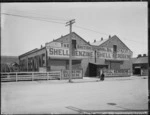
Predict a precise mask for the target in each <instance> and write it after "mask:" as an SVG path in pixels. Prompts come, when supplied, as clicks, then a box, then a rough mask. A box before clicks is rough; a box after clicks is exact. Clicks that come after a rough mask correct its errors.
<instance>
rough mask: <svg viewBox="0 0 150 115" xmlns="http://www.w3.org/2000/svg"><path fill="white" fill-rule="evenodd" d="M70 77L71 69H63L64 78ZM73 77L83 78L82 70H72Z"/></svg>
mask: <svg viewBox="0 0 150 115" xmlns="http://www.w3.org/2000/svg"><path fill="white" fill-rule="evenodd" d="M68 78H69V70H63V71H62V79H68ZM72 78H73V79H81V78H83V76H82V70H72Z"/></svg>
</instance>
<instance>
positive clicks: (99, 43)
mask: <svg viewBox="0 0 150 115" xmlns="http://www.w3.org/2000/svg"><path fill="white" fill-rule="evenodd" d="M114 37H116V38H117V39H119V38H118V37H117V36H116V35H114V36H112V37H111V38H108V39H104V40H102V41H97V42H94V43H91V45H93V46H101V45H102V44H104V43H105V42H107V41H109V40H110V39H112V38H114ZM119 41H120V42H121V43H122V44H123V45H125V44H124V43H123V42H122V41H121V40H120V39H119ZM125 47H127V46H126V45H125ZM127 49H128V50H130V49H129V48H128V47H127ZM130 51H131V50H130ZM131 52H132V51H131Z"/></svg>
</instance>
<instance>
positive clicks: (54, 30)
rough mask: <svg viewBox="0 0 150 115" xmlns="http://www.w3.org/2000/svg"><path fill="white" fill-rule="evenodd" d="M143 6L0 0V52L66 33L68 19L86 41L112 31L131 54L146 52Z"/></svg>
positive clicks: (32, 45)
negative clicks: (3, 0)
mask: <svg viewBox="0 0 150 115" xmlns="http://www.w3.org/2000/svg"><path fill="white" fill-rule="evenodd" d="M147 6H148V3H147V2H95V3H94V2H90V3H87V2H86V3H81V2H74V3H73V2H72V3H71V2H70V3H65V2H64V3H63V2H61V3H55V2H51V3H50V2H49V3H1V55H5V56H19V55H21V54H24V53H26V52H28V51H30V50H33V49H35V48H40V47H41V45H42V46H45V43H46V42H51V41H52V40H53V39H57V38H59V37H61V35H66V34H69V26H66V22H68V21H69V20H71V19H75V23H74V24H73V25H72V31H73V32H76V33H77V34H78V35H79V36H81V37H82V38H83V39H85V40H86V41H87V42H90V43H92V42H94V40H97V41H99V40H100V39H101V38H102V37H103V39H107V38H108V36H109V35H110V36H114V35H116V36H118V37H119V39H120V40H121V41H123V42H124V43H125V44H126V46H128V48H129V49H130V50H131V51H133V57H137V55H138V54H142V55H143V54H147V53H148V7H147ZM6 14H11V15H6ZM14 15H15V16H14ZM33 17H40V20H37V19H36V20H35V19H33ZM44 20H45V21H44Z"/></svg>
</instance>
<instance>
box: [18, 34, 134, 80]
mask: <svg viewBox="0 0 150 115" xmlns="http://www.w3.org/2000/svg"><path fill="white" fill-rule="evenodd" d="M71 37H72V49H73V53H72V69H73V70H82V72H83V76H91V77H92V76H94V77H95V76H97V75H98V72H99V69H104V68H105V69H107V70H109V71H107V73H108V74H107V75H110V74H114V75H115V73H116V75H117V73H118V75H121V73H122V75H123V74H124V73H129V72H130V71H132V63H131V62H132V61H131V58H132V54H133V53H132V51H131V50H130V49H129V48H128V47H127V46H126V45H125V44H124V43H123V42H122V41H121V40H120V39H119V38H118V37H117V36H116V35H115V36H112V37H110V36H109V38H108V39H106V40H103V39H101V40H100V41H97V42H96V41H95V42H94V43H91V44H90V43H89V42H87V41H85V40H84V39H83V38H82V37H80V36H79V35H78V34H76V33H75V32H72V33H71ZM69 40H70V34H67V35H65V36H61V37H60V38H58V39H56V40H53V41H52V42H49V43H46V44H45V47H43V48H41V49H34V50H32V51H29V52H27V53H25V54H22V55H20V56H19V60H20V66H21V70H22V71H40V69H41V68H45V71H53V70H54V71H56V70H57V71H61V70H68V69H69Z"/></svg>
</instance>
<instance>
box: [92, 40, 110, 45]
mask: <svg viewBox="0 0 150 115" xmlns="http://www.w3.org/2000/svg"><path fill="white" fill-rule="evenodd" d="M107 40H108V39H103V40H100V41H96V42H93V43H91V45H93V46H99V45H101V44H102V43H104V42H105V41H107Z"/></svg>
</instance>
